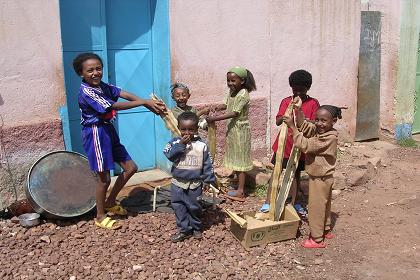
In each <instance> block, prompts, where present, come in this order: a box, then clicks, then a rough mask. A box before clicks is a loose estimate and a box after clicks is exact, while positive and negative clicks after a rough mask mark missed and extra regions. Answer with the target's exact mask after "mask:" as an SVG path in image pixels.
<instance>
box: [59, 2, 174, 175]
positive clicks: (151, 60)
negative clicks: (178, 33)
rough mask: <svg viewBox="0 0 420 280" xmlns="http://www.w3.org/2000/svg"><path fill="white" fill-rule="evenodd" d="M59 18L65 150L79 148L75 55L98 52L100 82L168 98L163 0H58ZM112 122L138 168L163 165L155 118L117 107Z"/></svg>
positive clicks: (163, 135) (162, 132)
mask: <svg viewBox="0 0 420 280" xmlns="http://www.w3.org/2000/svg"><path fill="white" fill-rule="evenodd" d="M60 16H61V32H62V42H63V61H64V74H65V84H66V93H67V108H64V109H65V110H63V112H62V114H61V115H62V118H63V119H64V120H63V124H64V125H63V132H64V135H65V142H66V148H67V149H69V150H73V151H77V152H81V153H83V152H84V150H83V146H82V143H81V138H80V129H81V127H80V124H79V122H80V112H79V109H78V104H77V94H78V90H79V86H80V78H79V77H78V76H77V75H76V74H75V73H74V71H73V69H72V60H73V58H74V57H75V56H76V55H77V54H79V53H82V52H94V53H97V54H98V55H99V56H101V58H102V59H103V62H104V76H103V81H104V82H110V83H112V84H115V85H117V86H119V87H121V88H123V89H124V90H126V91H129V92H131V93H134V94H136V95H138V96H140V97H141V98H149V95H150V93H152V92H155V93H157V94H158V95H159V96H161V97H162V98H163V99H164V101H165V102H169V101H170V98H169V97H170V96H169V83H170V72H169V71H170V70H169V69H170V65H169V32H168V29H169V28H168V3H167V0H141V1H139V0H118V1H115V0H89V1H85V0H61V1H60ZM66 117H67V119H66ZM114 125H115V127H116V129H117V131H118V133H119V135H120V138H121V142H122V143H123V144H124V146H125V147H126V148H127V150H128V152H129V153H130V155H131V157H132V158H133V160H134V161H135V162H136V163H137V165H138V166H139V168H140V169H141V170H146V169H151V168H155V167H166V160H165V159H164V158H163V156H162V155H161V154H162V147H163V146H164V144H165V141H167V140H168V138H169V133H168V132H167V131H166V129H165V128H164V126H163V123H162V121H161V120H160V118H159V117H156V116H155V115H154V114H153V113H151V112H150V111H148V110H146V109H145V108H144V107H139V108H134V109H130V110H126V111H119V112H118V117H117V121H116V123H114Z"/></svg>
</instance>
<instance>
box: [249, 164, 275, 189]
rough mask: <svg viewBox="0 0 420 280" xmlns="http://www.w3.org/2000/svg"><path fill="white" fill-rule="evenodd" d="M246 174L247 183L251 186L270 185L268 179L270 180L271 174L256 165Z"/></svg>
mask: <svg viewBox="0 0 420 280" xmlns="http://www.w3.org/2000/svg"><path fill="white" fill-rule="evenodd" d="M245 174H246V182H247V185H248V186H251V187H253V186H263V185H268V181H270V177H271V174H267V173H265V172H264V171H263V169H261V168H255V167H254V168H253V169H252V170H251V171H248V172H246V173H245Z"/></svg>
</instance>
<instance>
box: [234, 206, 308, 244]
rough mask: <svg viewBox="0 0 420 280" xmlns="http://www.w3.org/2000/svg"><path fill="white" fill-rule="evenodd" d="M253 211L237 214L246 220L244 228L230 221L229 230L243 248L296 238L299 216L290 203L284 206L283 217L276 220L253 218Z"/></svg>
mask: <svg viewBox="0 0 420 280" xmlns="http://www.w3.org/2000/svg"><path fill="white" fill-rule="evenodd" d="M255 213H256V212H255V211H251V212H245V213H242V214H239V216H240V217H241V218H244V219H245V220H246V221H247V224H246V227H244V228H241V226H240V225H239V224H237V223H236V222H235V221H233V220H232V221H231V223H230V231H231V232H232V234H233V235H234V236H235V238H236V239H238V241H239V242H240V243H241V244H242V246H244V247H245V248H249V247H253V246H257V245H265V244H268V243H273V242H278V241H282V240H287V239H292V238H296V235H297V231H298V228H299V223H300V218H299V215H298V214H297V213H296V211H295V208H294V207H293V206H292V205H290V204H289V205H287V206H286V208H285V211H284V214H283V215H284V218H283V219H282V220H280V221H277V222H273V221H270V220H265V221H260V220H257V219H255V218H254V216H255Z"/></svg>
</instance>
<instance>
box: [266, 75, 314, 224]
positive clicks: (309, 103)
mask: <svg viewBox="0 0 420 280" xmlns="http://www.w3.org/2000/svg"><path fill="white" fill-rule="evenodd" d="M289 85H290V87H291V88H292V92H293V96H289V97H286V98H284V99H283V100H282V101H281V103H280V106H279V111H278V113H277V115H276V125H277V126H279V125H280V124H281V123H282V122H283V119H284V113H285V112H286V109H287V107H288V106H289V104H290V102H292V101H293V99H294V98H295V97H296V96H299V97H300V99H301V100H302V106H301V109H302V111H303V114H304V115H305V117H306V118H307V119H308V120H311V121H313V120H314V119H315V112H316V110H317V109H318V107H319V102H318V100H316V99H315V98H312V97H310V96H309V95H307V92H308V90H309V89H310V88H311V85H312V75H311V73H309V72H308V71H305V70H297V71H294V72H292V74H290V76H289ZM278 142H279V138H278V136H277V138H276V141H275V142H274V144H273V157H272V159H271V162H272V163H273V164H275V163H276V151H277V146H278ZM292 148H293V139H292V132H291V129H289V131H288V134H287V137H286V143H285V147H284V154H283V155H284V158H283V163H282V165H283V166H282V168H283V169H284V168H286V166H287V161H288V160H289V156H290V153H291V151H292ZM304 168H305V155H304V154H302V155H301V156H300V159H299V164H298V166H297V168H296V173H295V178H294V180H293V182H292V185H291V187H290V195H291V196H292V203H294V199H295V197H296V193H297V190H300V172H301V171H302V170H304ZM270 195H271V180H270V186H269V188H268V191H267V197H266V200H265V203H264V204H263V206H262V207H261V209H260V211H261V212H268V211H269V209H270V204H269V203H270ZM299 206H300V205H295V207H296V208H297V210H298V212H299V214H301V215H303V216H305V215H306V210H305V209H303V208H302V207H299Z"/></svg>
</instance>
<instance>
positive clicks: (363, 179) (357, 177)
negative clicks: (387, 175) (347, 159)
mask: <svg viewBox="0 0 420 280" xmlns="http://www.w3.org/2000/svg"><path fill="white" fill-rule="evenodd" d="M371 176H372V173H371V172H369V170H368V169H356V170H353V171H352V172H350V173H349V174H348V178H347V180H348V184H349V185H350V186H352V187H354V186H360V185H363V184H366V183H367V182H368V181H369V179H370V178H371Z"/></svg>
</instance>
